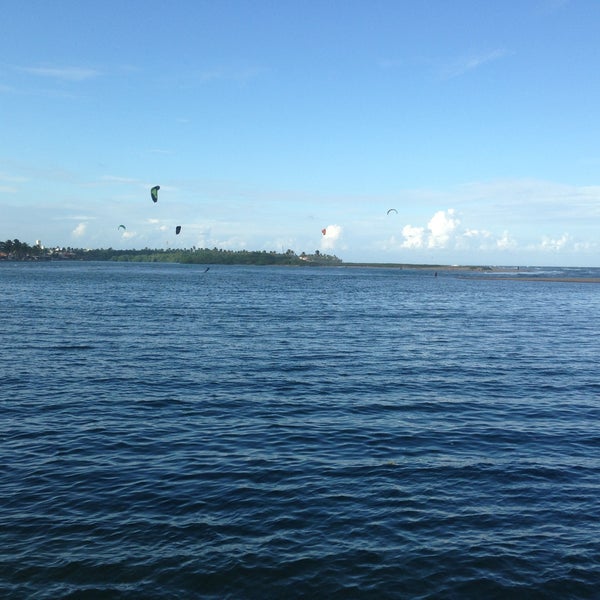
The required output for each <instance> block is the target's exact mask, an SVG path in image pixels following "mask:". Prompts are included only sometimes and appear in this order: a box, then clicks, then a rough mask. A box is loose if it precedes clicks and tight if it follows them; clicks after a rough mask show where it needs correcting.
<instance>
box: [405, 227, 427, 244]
mask: <svg viewBox="0 0 600 600" xmlns="http://www.w3.org/2000/svg"><path fill="white" fill-rule="evenodd" d="M402 235H403V236H404V242H402V247H403V248H422V247H423V237H424V235H425V229H424V228H423V227H413V226H412V225H405V226H404V227H403V228H402Z"/></svg>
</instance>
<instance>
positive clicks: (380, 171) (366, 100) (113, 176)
mask: <svg viewBox="0 0 600 600" xmlns="http://www.w3.org/2000/svg"><path fill="white" fill-rule="evenodd" d="M2 22H3V26H2V35H1V36H0V240H7V239H15V238H16V239H19V240H21V241H22V242H27V243H28V244H34V243H35V242H36V241H37V240H40V241H41V243H42V244H43V245H44V246H46V247H52V246H61V247H63V246H64V247H66V246H72V247H77V248H109V247H112V248H138V249H141V248H146V247H147V248H191V247H198V248H214V247H217V248H224V249H231V250H242V249H246V250H267V251H277V252H282V251H283V252H285V251H287V250H288V249H291V250H293V251H295V252H296V253H298V254H300V253H301V252H306V253H313V252H314V251H315V250H319V251H320V252H325V253H328V254H335V255H336V256H338V257H339V258H341V259H342V260H343V261H345V262H381V263H419V264H421V263H428V264H466V265H482V264H485V265H540V266H551V265H555V266H596V267H599V266H600V177H599V173H600V77H599V70H598V69H599V65H600V36H599V35H598V27H599V25H600V2H598V0H504V1H503V2H482V1H481V0H452V1H451V2H449V1H448V0H368V1H367V0H363V1H356V0H346V1H342V0H268V1H267V0H211V1H206V0H178V1H177V0H164V1H162V0H118V1H115V0H105V1H104V2H101V3H100V2H92V1H91V0H85V1H83V0H73V1H71V0H55V1H53V2H47V1H46V0H3V1H2ZM154 185H160V192H159V201H158V202H157V203H156V204H155V203H153V202H152V200H151V198H150V188H151V187H152V186H154ZM392 208H394V209H395V211H397V212H395V211H391V212H390V213H389V214H388V211H389V210H390V209H392ZM121 224H123V225H125V227H126V229H125V230H124V229H123V228H120V227H119V225H121ZM176 225H181V227H182V230H181V233H180V234H179V235H177V236H176V235H175V226H176ZM323 229H325V231H326V233H325V235H323V233H322V230H323Z"/></svg>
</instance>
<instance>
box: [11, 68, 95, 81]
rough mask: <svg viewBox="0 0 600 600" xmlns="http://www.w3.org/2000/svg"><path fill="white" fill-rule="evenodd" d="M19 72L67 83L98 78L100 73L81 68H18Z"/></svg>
mask: <svg viewBox="0 0 600 600" xmlns="http://www.w3.org/2000/svg"><path fill="white" fill-rule="evenodd" d="M18 70H19V71H22V72H24V73H29V74H30V75H37V76H40V77H50V78H53V79H65V80H68V81H83V80H85V79H91V78H92V77H96V76H98V75H99V74H100V73H99V71H96V70H95V69H86V68H82V67H19V68H18Z"/></svg>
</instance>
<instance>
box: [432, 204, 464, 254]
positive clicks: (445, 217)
mask: <svg viewBox="0 0 600 600" xmlns="http://www.w3.org/2000/svg"><path fill="white" fill-rule="evenodd" d="M455 214H456V211H455V210H454V209H453V208H450V209H448V210H447V211H443V210H439V211H438V212H436V213H435V215H433V217H432V218H431V220H430V221H429V223H428V224H427V228H428V229H429V232H430V233H429V242H428V246H429V247H430V248H445V247H446V246H447V245H448V242H449V241H450V238H451V237H452V235H453V233H454V231H455V230H456V228H457V227H458V226H459V225H460V221H459V220H458V218H456V217H455Z"/></svg>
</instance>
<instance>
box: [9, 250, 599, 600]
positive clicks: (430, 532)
mask: <svg viewBox="0 0 600 600" xmlns="http://www.w3.org/2000/svg"><path fill="white" fill-rule="evenodd" d="M561 277H567V278H574V280H568V281H548V280H547V279H549V278H561ZM589 277H600V270H598V269H596V270H593V269H592V270H584V269H567V270H564V269H533V270H529V271H527V272H524V271H523V269H521V270H520V271H519V272H518V273H515V272H513V271H511V272H507V273H506V274H503V273H499V274H498V273H494V274H485V273H469V272H460V271H444V270H440V271H439V272H438V276H437V277H436V276H435V274H434V272H433V271H431V270H411V269H388V268H351V267H340V268H333V267H331V268H310V267H306V268H297V267H295V268H285V267H233V266H229V267H228V266H218V265H213V266H212V267H211V268H210V270H209V271H208V272H205V267H204V266H201V265H176V264H133V263H129V264H122V263H85V262H70V261H67V262H63V263H60V262H48V263H9V262H4V263H2V264H0V340H1V344H0V509H1V510H0V597H2V598H9V599H13V598H16V599H21V598H23V599H25V598H27V599H57V598H136V599H137V598H149V599H154V598H156V599H158V598H169V599H170V598H201V599H219V600H221V599H227V598H231V599H238V598H239V599H265V598H285V599H291V598H307V597H308V598H327V599H329V598H339V599H342V598H344V599H345V598H373V599H375V598H376V599H382V598H399V599H404V598H410V599H412V598H419V599H431V598H436V599H437V598H443V599H453V598H459V599H462V598H477V599H482V598H484V599H489V598H509V599H513V598H528V599H538V598H552V599H554V598H560V599H565V598H571V599H575V598H599V597H600V325H599V320H598V318H599V316H600V284H599V283H591V282H586V281H584V279H585V278H589Z"/></svg>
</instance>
